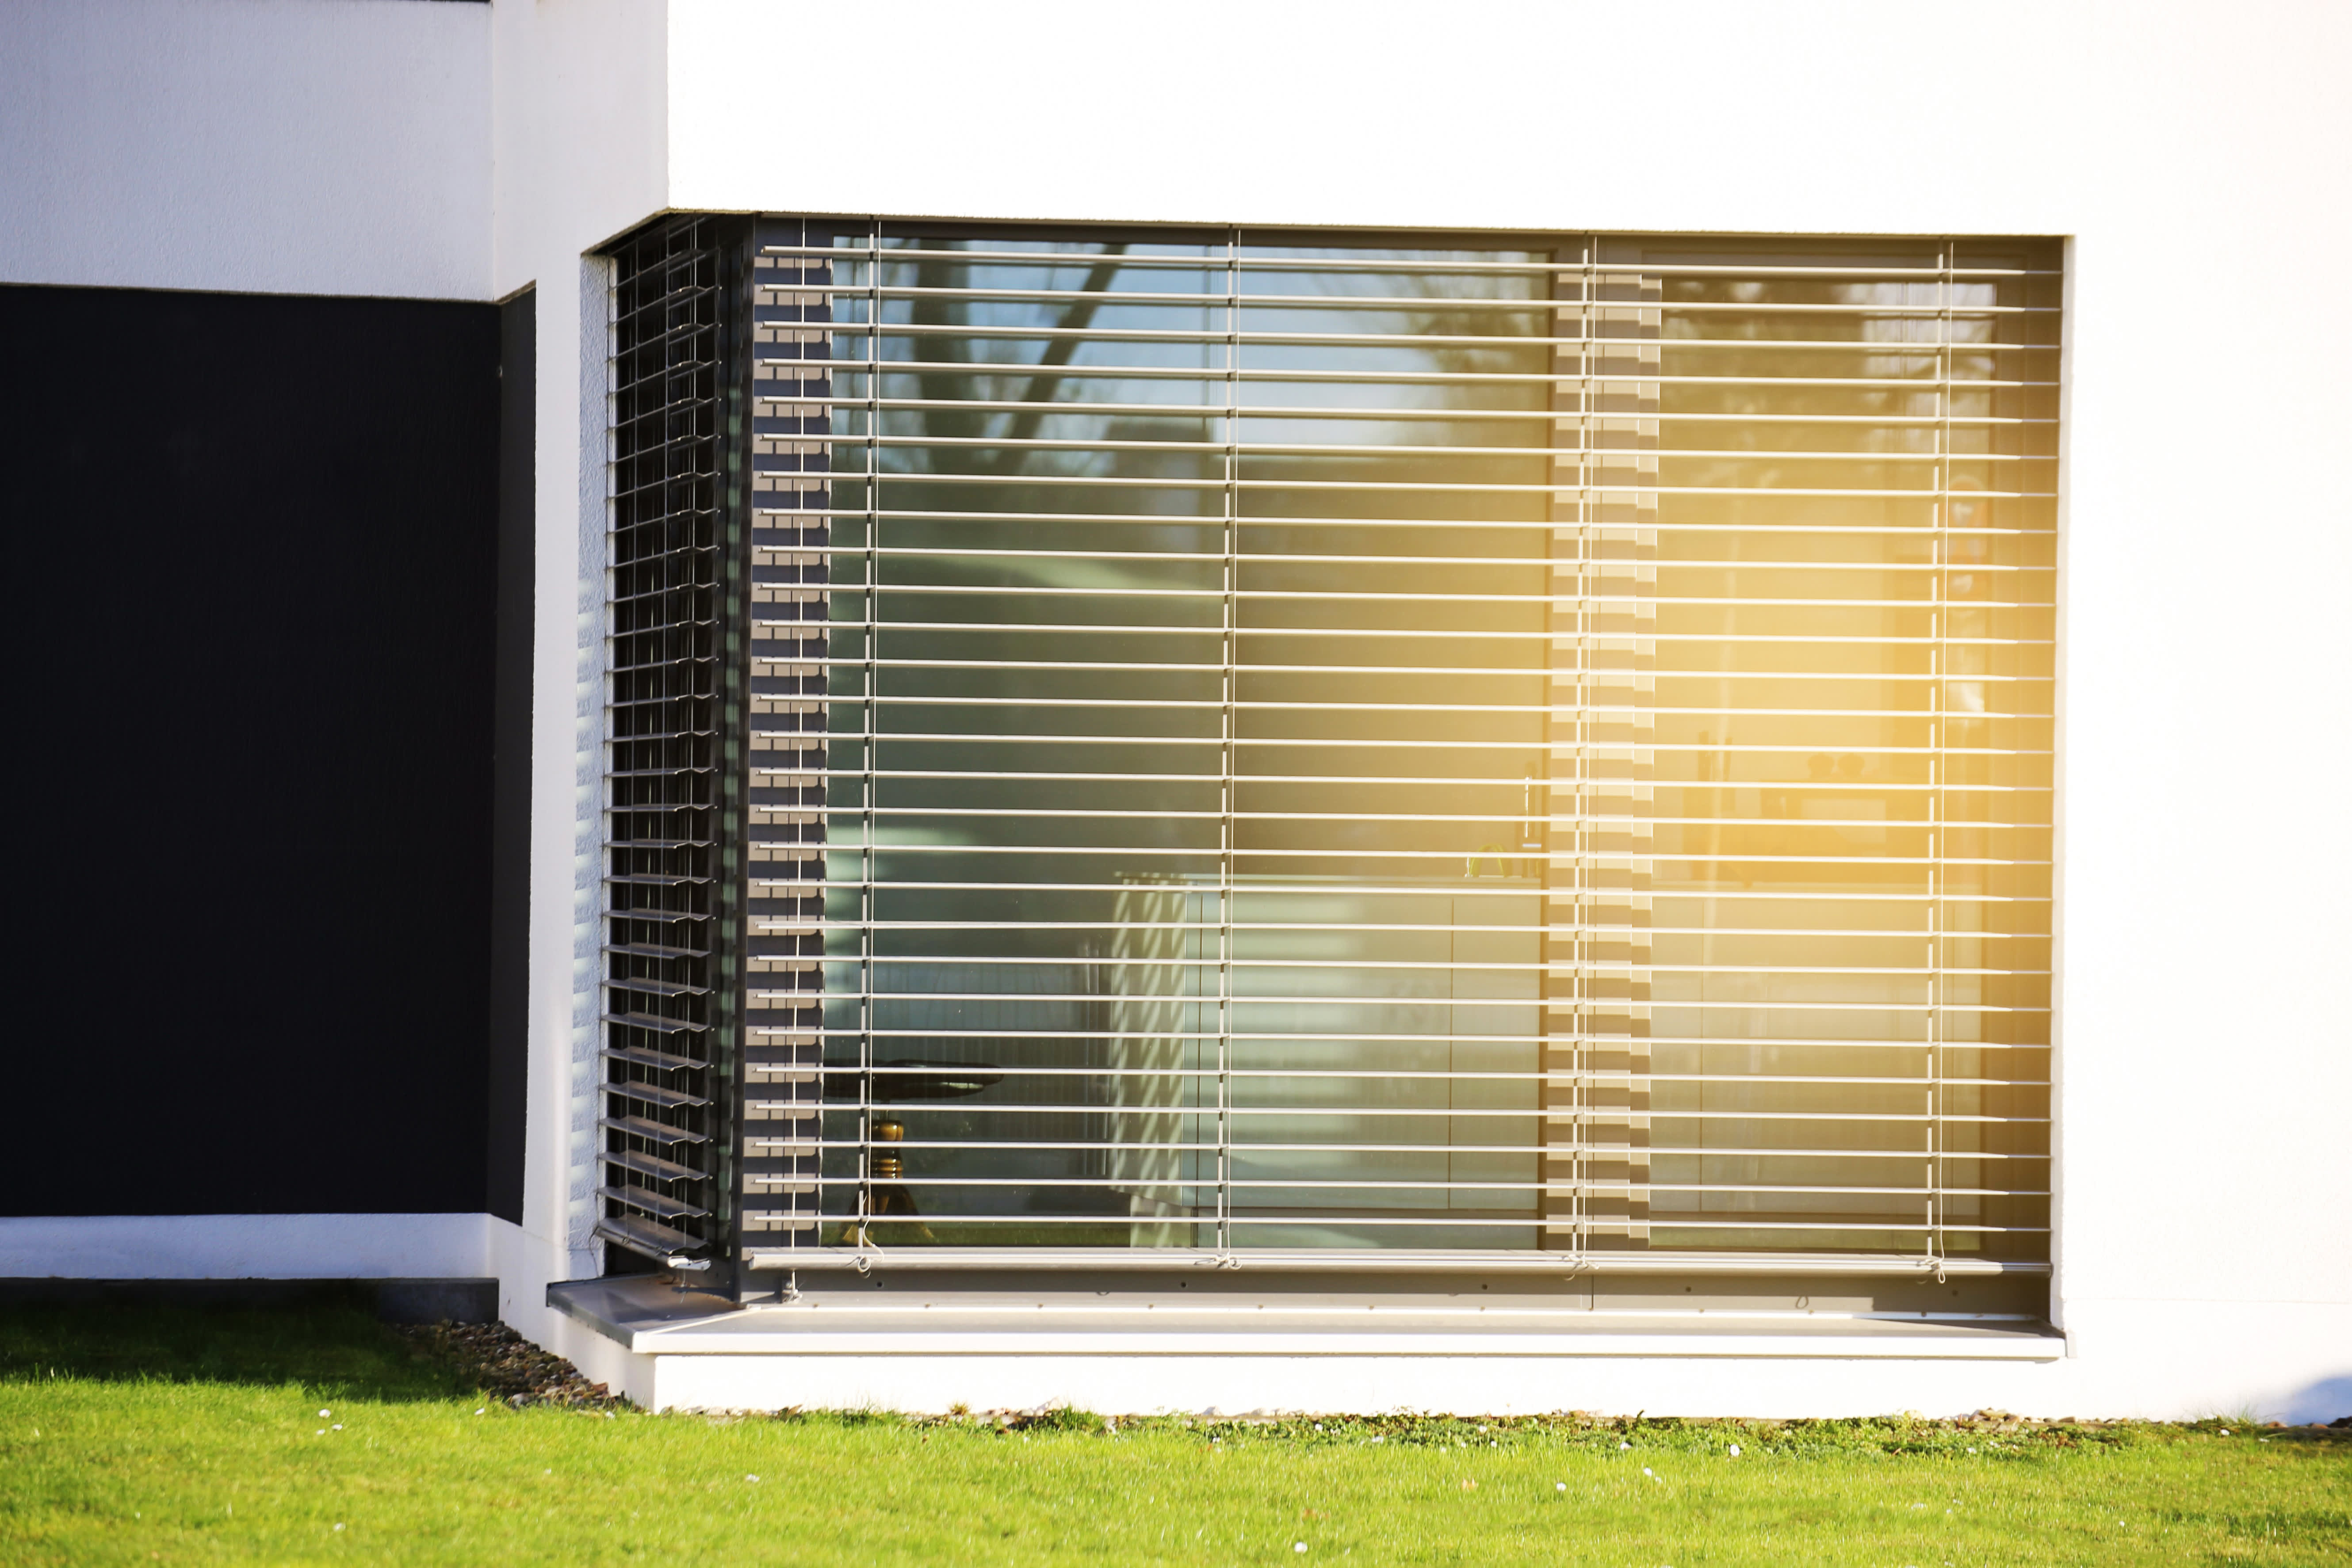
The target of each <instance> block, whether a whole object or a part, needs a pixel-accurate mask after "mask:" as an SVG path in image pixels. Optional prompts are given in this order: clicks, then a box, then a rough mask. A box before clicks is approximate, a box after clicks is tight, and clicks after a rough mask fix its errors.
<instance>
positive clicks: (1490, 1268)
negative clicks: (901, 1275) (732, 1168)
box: [743, 1247, 2050, 1279]
mask: <svg viewBox="0 0 2352 1568" xmlns="http://www.w3.org/2000/svg"><path fill="white" fill-rule="evenodd" d="M743 1266H744V1267H745V1268H747V1269H754V1270H770V1269H774V1270H798V1269H827V1270H832V1269H845V1270H855V1271H856V1272H858V1273H866V1272H868V1271H870V1270H875V1269H878V1268H888V1269H924V1270H988V1271H991V1272H997V1273H1021V1272H1028V1271H1035V1272H1050V1273H1070V1272H1096V1271H1104V1272H1109V1271H1119V1270H1194V1269H1217V1270H1238V1269H1246V1270H1251V1271H1253V1272H1259V1273H1305V1272H1310V1271H1311V1272H1318V1273H1321V1272H1339V1273H1364V1274H1370V1273H1423V1274H1486V1273H1549V1274H1568V1275H1582V1274H1745V1275H1761V1274H1787V1275H1796V1274H1813V1275H1851V1276H1868V1277H1874V1278H1883V1279H1917V1278H1937V1277H1941V1276H1952V1277H1967V1278H1991V1277H1995V1276H2000V1275H2011V1276H2037V1275H2046V1274H2048V1273H2049V1272H2050V1265H2049V1264H2048V1263H2046V1262H2036V1261H2032V1260H2008V1259H1994V1258H1933V1257H1925V1256H1922V1255H1920V1254H1918V1253H1909V1254H1902V1255H1897V1254H1892V1253H1889V1254H1885V1255H1861V1254H1850V1253H1848V1254H1839V1253H1832V1254H1822V1253H1793V1252H1791V1253H1775V1254H1772V1255H1769V1256H1759V1255H1749V1254H1744V1253H1712V1254H1710V1253H1690V1252H1672V1253H1668V1252H1656V1253H1641V1254H1634V1253H1612V1252H1591V1251H1586V1252H1544V1251H1486V1252H1480V1251H1450V1252H1449V1251H1433V1252H1414V1251H1406V1250H1402V1249H1399V1250H1396V1251H1385V1250H1366V1249H1353V1248H1339V1247H1334V1248H1318V1249H1276V1248H1247V1249H1232V1250H1226V1251H1217V1250H1214V1249H1208V1248H1177V1247H1165V1248H1143V1247H1138V1248H1121V1247H1066V1248H1030V1247H991V1248H970V1247H895V1248H886V1247H862V1248H861V1247H796V1248H784V1247H776V1248H747V1249H744V1252H743Z"/></svg>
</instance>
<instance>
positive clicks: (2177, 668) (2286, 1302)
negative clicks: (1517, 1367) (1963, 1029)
mask: <svg viewBox="0 0 2352 1568" xmlns="http://www.w3.org/2000/svg"><path fill="white" fill-rule="evenodd" d="M669 56H670V68H669V79H670V99H669V101H670V110H669V177H670V198H669V200H670V204H671V205H673V206H676V207H707V208H719V209H734V210H770V211H787V212H789V211H807V212H838V213H867V212H882V213H889V214H910V215H911V214H928V215H958V216H961V215H971V216H982V217H1008V218H1009V217H1053V218H1104V219H1117V218H1130V219H1188V220H1199V221H1206V222H1243V223H1263V224H1285V223H1296V224H1349V225H1375V226H1377V225H1461V226H1466V227H1511V226H1522V225H1524V226H1528V227H1540V228H1559V229H1584V228H1597V229H1668V230H1673V229H1718V230H1768V231H1769V230H1787V231H1796V232H1812V233H1840V232H1863V233H1871V232H1882V233H1883V232H1901V233H1962V234H1966V233H1989V234H2020V233H2023V234H2061V235H2069V236H2072V238H2073V241H2074V243H2073V245H2072V246H2071V249H2070V257H2069V260H2070V266H2071V267H2072V268H2073V277H2072V279H2071V284H2072V298H2071V305H2072V315H2071V318H2070V320H2069V329H2070V333H2071V339H2070V348H2071V353H2070V356H2069V362H2068V371H2067V373H2068V375H2069V377H2070V379H2071V387H2070V390H2069V394H2068V403H2067V418H2068V428H2067V437H2066V439H2067V445H2066V452H2065V464H2064V476H2063V486H2064V488H2065V490H2066V492H2067V501H2066V512H2065V520H2064V528H2065V552H2066V553H2065V558H2064V572H2063V588H2062V592H2063V602H2064V610H2063V614H2064V629H2063V636H2064V644H2063V650H2062V657H2063V676H2062V683H2063V689H2062V701H2063V733H2062V737H2061V747H2062V766H2063V790H2062V796H2061V813H2062V824H2063V825H2062V846H2063V847H2062V852H2061V853H2062V858H2063V880H2062V883H2061V903H2060V908H2059V922H2060V932H2061V944H2060V946H2061V959H2060V962H2061V966H2062V974H2061V979H2060V986H2059V990H2058V1008H2059V1028H2060V1030H2061V1037H2060V1051H2059V1053H2058V1054H2059V1058H2060V1068H2059V1072H2060V1077H2061V1089H2060V1092H2059V1095H2058V1106H2057V1115H2058V1119H2059V1127H2060V1152H2061V1159H2060V1170H2061V1175H2060V1178H2059V1179H2060V1184H2061V1189H2062V1195H2061V1201H2060V1204H2059V1210H2058V1226H2059V1237H2058V1263H2059V1270H2060V1272H2059V1280H2058V1295H2059V1300H2060V1303H2061V1309H2062V1312H2063V1319H2064V1322H2065V1326H2066V1327H2067V1328H2068V1330H2069V1331H2070V1334H2071V1336H2072V1338H2073V1341H2074V1352H2075V1355H2074V1359H2073V1360H2072V1361H2070V1362H2068V1363H2064V1364H2060V1365H2057V1366H2053V1367H2047V1368H2031V1369H2021V1368H2010V1369H2005V1370H2004V1372H2003V1375H2002V1385H2001V1393H2002V1395H2003V1396H2004V1397H2005V1398H2007V1399H2010V1400H2012V1401H2029V1400H2040V1401H2042V1403H2044V1404H2046V1405H2049V1406H2053V1407H2054V1406H2057V1405H2064V1406H2066V1408H2067V1409H2070V1410H2071V1409H2075V1408H2078V1407H2079V1408H2093V1407H2099V1406H2102V1405H2103V1404H2104V1406H2106V1407H2114V1408H2123V1407H2132V1408H2149V1407H2155V1406H2178V1405H2180V1404H2182V1403H2184V1402H2195V1401H2203V1402H2206V1403H2208V1404H2213V1403H2217V1402H2221V1401H2223V1400H2225V1399H2226V1397H2227V1395H2226V1393H2225V1392H2223V1388H2224V1386H2225V1385H2229V1383H2230V1379H2229V1376H2228V1375H2227V1371H2226V1368H2227V1365H2228V1364H2229V1361H2230V1358H2231V1354H2232V1353H2231V1352H2230V1351H2229V1350H2226V1349H2224V1350H2222V1351H2221V1353H2220V1361H2221V1366H2220V1367H2218V1368H2217V1366H2216V1364H2215V1355H2214V1351H2213V1347H2216V1346H2224V1347H2227V1346H2239V1347H2243V1346H2249V1345H2253V1344H2260V1345H2261V1346H2263V1356H2262V1357H2261V1358H2259V1359H2260V1360H2261V1361H2262V1362H2263V1365H2264V1369H2263V1371H2262V1372H2261V1373H2260V1374H2259V1375H2257V1374H2256V1373H2255V1371H2254V1367H2255V1364H2256V1361H2257V1358H2256V1357H2254V1356H2252V1355H2251V1354H2247V1355H2245V1356H2243V1357H2242V1362H2241V1364H2242V1365H2243V1366H2244V1368H2245V1373H2244V1376H2243V1382H2244V1384H2245V1385H2246V1386H2244V1387H2243V1389H2242V1396H2243V1397H2247V1398H2253V1399H2271V1398H2275V1397H2277V1396H2280V1394H2281V1393H2282V1392H2283V1390H2282V1389H2281V1388H2280V1387H2279V1385H2281V1384H2284V1383H2292V1382H2294V1381H2295V1379H2297V1378H2299V1377H2304V1376H2305V1375H2307V1376H2308V1378H2309V1379H2311V1380H2313V1381H2316V1380H2319V1379H2321V1378H2324V1377H2328V1376H2341V1375H2347V1374H2352V1181H2347V1180H2346V1179H2345V1176H2344V1166H2343V1155H2342V1150H2343V1148H2344V1147H2345V1146H2346V1145H2347V1143H2352V1022H2347V1013H2346V1011H2345V1009H2344V1006H2343V1004H2342V1003H2341V1001H2340V1000H2339V999H2338V998H2337V997H2336V991H2337V989H2338V985H2337V982H2336V977H2338V976H2340V975H2341V974H2342V973H2344V972H2345V969H2346V964H2347V960H2346V959H2345V957H2344V956H2343V955H2345V954H2346V953H2347V952H2352V899H2347V890H2352V838H2348V837H2347V834H2346V832H2345V831H2344V829H2343V827H2342V825H2341V824H2342V820H2343V810H2342V802H2343V800H2344V798H2345V793H2346V789H2347V785H2346V779H2347V777H2352V700H2347V697H2346V695H2345V691H2346V689H2347V685H2352V639H2347V634H2346V626H2347V619H2352V615H2347V611H2346V610H2345V609H2344V608H2343V602H2342V596H2343V592H2344V588H2343V585H2344V584H2345V583H2346V582H2347V580H2352V500H2347V492H2346V491H2345V489H2344V486H2343V485H2342V483H2341V475H2342V472H2343V469H2344V465H2345V459H2346V455H2347V454H2346V437H2345V434H2344V433H2345V431H2346V429H2347V425H2352V378H2347V374H2346V367H2347V364H2352V317H2347V314H2346V313H2345V312H2344V311H2343V310H2342V309H2340V308H2337V307H2336V305H2334V304H2333V303H2332V293H2331V292H2330V291H2329V290H2328V286H2327V284H2326V282H2325V281H2324V279H2325V278H2326V277H2327V276H2329V275H2330V274H2331V273H2332V270H2333V269H2334V267H2336V265H2337V258H2339V257H2341V256H2345V255H2347V254H2352V252H2347V245H2352V203H2347V201H2346V200H2344V193H2346V192H2347V191H2352V96H2347V94H2346V93H2345V92H2344V91H2343V89H2342V83H2343V81H2344V80H2345V79H2346V73H2347V68H2352V10H2347V9H2346V8H2345V7H2342V6H2336V5H2323V4H2313V3H2307V0H2306V3H2300V4H2295V3H2289V4H2278V3H2273V4H2252V5H2247V4H2227V5H2225V4H2220V3H2210V4H2150V5H2137V6H2130V7H2119V6H2110V5H2085V4H2074V5H2052V4H2048V3H2047V0H2027V3H2022V4H2019V3H1993V4H1985V5H1976V6H1973V7H1970V8H1969V10H1968V11H1967V12H1966V13H1964V14H1950V13H1945V12H1938V11H1934V10H1927V9H1918V8H1906V7H1900V6H1894V7H1890V6H1885V5H1866V4H1778V5H1756V4H1753V3H1752V0H1675V3H1667V4H1659V5H1614V4H1580V3H1568V4H1563V3H1560V0H1549V3H1544V4H1497V3H1485V4H1477V3H1473V4H1465V5H1455V6H1451V7H1446V8H1444V10H1442V11H1440V12H1432V11H1431V10H1429V9H1428V8H1427V7H1425V6H1419V5H1401V4H1370V3H1366V0H1355V3H1352V4H1294V5H1266V4H1212V5H1201V6H1194V7H1191V8H1188V9H1186V10H1185V11H1183V12H1181V14H1174V13H1164V12H1154V11H1149V10H1141V9H1135V8H1127V9H1118V8H1105V7H1100V6H1096V5H1087V4H1084V3H1081V0H1072V3H1066V4H1012V5H1007V4H996V5H893V6H887V7H872V6H839V7H793V8H791V9H789V10H785V9H779V8H777V7H774V6H772V5H761V4H759V3H758V0H674V3H673V4H672V5H671V7H670V26H669ZM793 59H804V60H808V61H810V62H813V63H816V62H821V63H822V65H823V68H824V70H825V72H826V75H827V79H828V80H829V81H830V82H831V83H832V84H833V86H834V87H835V89H837V90H838V91H839V93H840V94H841V101H842V102H843V104H844V106H845V107H844V112H843V113H842V114H840V115H839V116H838V117H837V120H836V124H837V126H838V129H836V130H831V131H829V132H828V133H827V134H824V135H820V136H811V135H809V134H808V133H807V131H806V130H805V129H804V127H805V126H806V123H807V122H806V120H804V119H799V118H795V117H794V116H793V115H792V114H791V113H790V112H789V111H788V109H787V106H786V103H785V100H784V99H783V97H782V94H781V93H780V91H779V89H778V88H777V87H776V86H775V85H774V84H775V83H776V82H777V79H778V78H777V73H776V67H777V65H778V63H779V62H784V61H790V60H793ZM813 68H814V64H813ZM853 102H854V103H856V104H857V105H858V107H857V109H856V111H855V112H854V113H853V112H850V111H849V110H848V107H847V106H848V105H849V104H851V103H853ZM2306 279H2308V281H2307V282H2306V281H2305V280H2306ZM2313 287H2316V289H2317V290H2318V291H2319V292H2320V293H2321V295H2322V297H2323V298H2327V299H2330V300H2331V302H2330V303H2325V304H2321V305H2318V306H2316V307H2315V308H2314V307H2305V308H2294V307H2292V306H2290V305H2289V304H2288V301H2289V299H2290V298H2292V297H2293V296H2294V293H2296V292H2298V291H2301V290H2303V289H2306V288H2313ZM2283 1347H2284V1354H2281V1352H2282V1348H2283ZM2192 1363H2193V1364H2195V1365H2196V1367H2197V1370H2196V1371H2195V1373H2194V1374H2193V1375H2192V1374H2191V1373H2190V1372H2189V1366H2190V1364H2192ZM2037 1379H2038V1381H2037ZM2012 1380H2014V1381H2012ZM2258 1384H2259V1385H2262V1386H2259V1387H2258V1386H2255V1385H2258ZM2019 1385H2022V1386H2023V1387H2025V1388H2027V1389H2037V1388H2038V1389H2039V1390H2041V1391H2042V1392H2041V1393H2040V1394H2039V1395H2030V1394H2027V1393H2021V1392H2019V1391H2018V1387H2019ZM1891 1392H1892V1388H1891V1386H1890V1393H1891ZM1724 1397H1725V1400H1726V1403H1727V1406H1738V1405H1739V1404H1740V1400H1739V1398H1738V1395H1737V1394H1736V1393H1734V1392H1733V1391H1732V1390H1731V1389H1729V1388H1726V1389H1725V1390H1724ZM1988 1397H1990V1395H1989V1396H1988ZM2060 1413H2063V1412H2060Z"/></svg>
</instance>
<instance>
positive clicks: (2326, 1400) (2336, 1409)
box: [2278, 1377, 2352, 1427]
mask: <svg viewBox="0 0 2352 1568" xmlns="http://www.w3.org/2000/svg"><path fill="white" fill-rule="evenodd" d="M2339 1416H2352V1377H2323V1378H2321V1379H2320V1380H2319V1381H2318V1382H2316V1383H2313V1384H2308V1385H2305V1386H2304V1387H2302V1388H2299V1389H2297V1390H2296V1391H2295V1392H2294V1393H2293V1394H2291V1395H2289V1396H2287V1400H2286V1408H2285V1409H2284V1411H2282V1412H2281V1413H2280V1415H2279V1416H2278V1418H2279V1419H2280V1420H2282V1421H2284V1422H2285V1423H2286V1424H2287V1425H2288V1426H2290V1427H2301V1426H2308V1425H2311V1424H2312V1423H2314V1422H2320V1423H2325V1422H2328V1421H2333V1420H2336V1418H2337V1417H2339Z"/></svg>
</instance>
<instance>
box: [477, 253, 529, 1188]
mask: <svg viewBox="0 0 2352 1568" xmlns="http://www.w3.org/2000/svg"><path fill="white" fill-rule="evenodd" d="M538 362H539V295H538V293H537V291H536V290H526V291H525V292H523V293H521V294H519V295H517V296H515V298H512V299H509V300H508V301H507V302H506V303H505V304H503V305H501V306H499V576H498V656H497V659H498V669H497V685H496V687H495V689H494V691H493V693H492V697H491V700H492V704H493V706H492V712H491V726H492V732H491V740H492V758H493V760H492V768H491V779H490V789H491V801H490V828H491V839H490V841H491V857H492V858H491V862H490V1061H489V1068H490V1078H489V1101H488V1113H489V1134H490V1144H489V1162H490V1166H489V1174H488V1181H489V1192H488V1207H489V1211H490V1212H491V1213H492V1214H495V1215H497V1216H499V1218H502V1219H511V1220H513V1221H515V1222H516V1223H517V1224H520V1223H521V1222H522V1150H523V1121H524V1115H523V1106H524V1093H525V1090H526V1088H527V1086H528V1083H529V1079H530V676H531V653H530V648H531V632H532V629H533V626H534V623H535V621H536V617H535V615H534V614H533V611H532V597H533V591H534V587H535V579H536V577H537V570H536V567H537V562H538V537H537V523H536V518H537V513H538V507H537V505H536V497H534V496H533V494H532V491H533V488H534V486H536V484H537V481H538V476H539V465H538V446H539V424H538V419H537V413H538V410H537V406H536V405H537V402H538V388H539V378H538V375H537V367H538Z"/></svg>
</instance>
